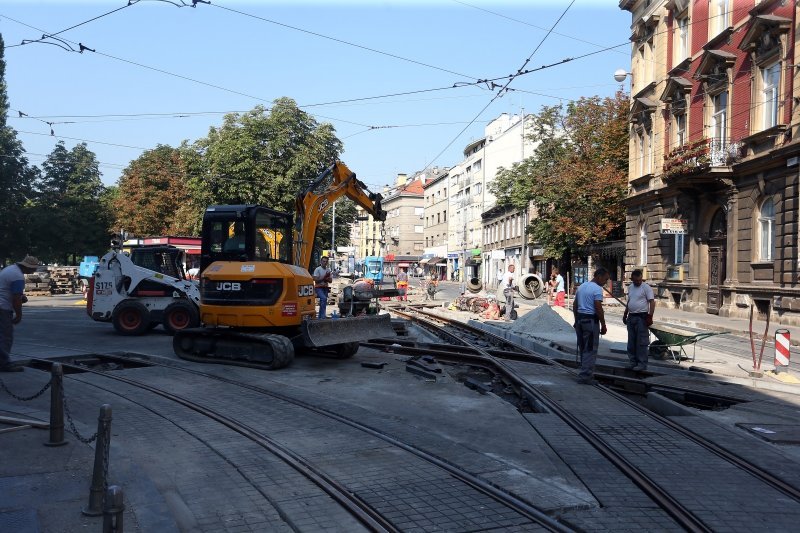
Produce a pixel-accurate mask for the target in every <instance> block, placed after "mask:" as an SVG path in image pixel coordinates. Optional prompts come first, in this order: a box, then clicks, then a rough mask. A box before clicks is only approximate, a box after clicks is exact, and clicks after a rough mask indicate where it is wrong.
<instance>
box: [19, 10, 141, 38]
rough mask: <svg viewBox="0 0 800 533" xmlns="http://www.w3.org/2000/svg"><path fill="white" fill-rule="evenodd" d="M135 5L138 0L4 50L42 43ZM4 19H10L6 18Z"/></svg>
mask: <svg viewBox="0 0 800 533" xmlns="http://www.w3.org/2000/svg"><path fill="white" fill-rule="evenodd" d="M137 3H139V0H129V1H128V3H127V4H125V5H124V6H120V7H118V8H116V9H112V10H111V11H107V12H105V13H103V14H102V15H97V16H96V17H92V18H90V19H88V20H84V21H83V22H79V23H78V24H73V25H72V26H70V27H69V28H64V29H63V30H61V31H57V32H55V33H43V34H42V36H41V37H40V38H39V39H35V40H32V41H27V42H26V41H23V42H21V43H20V44H12V45H9V46H6V48H14V47H15V46H23V45H26V44H31V43H33V42H43V40H44V39H47V38H53V37H55V36H56V35H60V34H62V33H64V32H67V31H69V30H73V29H75V28H77V27H78V26H83V25H84V24H88V23H90V22H94V21H95V20H98V19H101V18H103V17H106V16H108V15H111V14H113V13H116V12H117V11H122V10H123V9H125V8H128V7H131V6H133V5H136V4H137ZM6 18H9V19H10V17H6ZM15 22H17V21H15ZM19 24H22V23H21V22H20V23H19ZM23 25H24V26H27V24H23ZM28 27H29V28H33V26H28ZM33 29H38V28H33ZM38 31H42V30H38Z"/></svg>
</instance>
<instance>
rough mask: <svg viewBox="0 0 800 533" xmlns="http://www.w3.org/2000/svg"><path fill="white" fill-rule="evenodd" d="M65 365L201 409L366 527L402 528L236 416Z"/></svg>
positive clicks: (394, 530) (116, 377)
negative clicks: (275, 460)
mask: <svg viewBox="0 0 800 533" xmlns="http://www.w3.org/2000/svg"><path fill="white" fill-rule="evenodd" d="M31 360H32V361H40V362H42V363H46V364H52V363H53V361H50V360H49V359H41V358H31ZM61 365H62V366H64V367H66V368H74V369H76V370H79V371H80V372H89V373H92V374H96V375H99V376H104V377H106V378H109V379H112V380H116V381H120V382H122V383H127V384H128V385H131V386H134V387H138V388H140V389H143V390H146V391H148V392H151V393H153V394H156V395H158V396H161V397H163V398H166V399H168V400H171V401H173V402H175V403H177V404H180V405H182V406H184V407H186V408H188V409H191V410H192V411H195V412H197V413H200V414H202V415H204V416H206V417H208V418H210V419H212V420H214V421H216V422H219V423H220V424H222V425H224V426H226V427H227V428H229V429H231V430H233V431H235V432H236V433H239V434H240V435H242V436H243V437H245V438H247V439H249V440H251V441H252V442H254V443H256V444H258V445H259V446H261V447H263V448H264V449H266V450H268V451H269V452H270V453H272V454H274V455H275V456H276V457H278V458H280V459H281V460H282V461H284V462H285V463H286V464H288V465H289V466H291V467H292V468H294V469H295V470H297V471H298V472H299V473H300V474H302V475H303V476H305V477H306V478H307V479H309V480H311V481H312V482H313V483H314V484H316V485H317V486H318V487H320V488H321V489H322V490H323V491H325V492H326V493H327V494H328V495H329V496H330V497H331V498H333V499H334V500H335V501H337V502H338V503H339V504H340V505H342V506H343V507H344V508H345V509H347V510H348V511H349V512H350V513H351V514H352V515H353V516H354V517H355V518H356V519H357V520H358V521H359V522H361V523H362V524H363V525H364V526H365V527H366V528H368V529H370V530H371V531H376V532H387V533H388V532H392V533H399V531H400V530H399V529H397V528H396V527H395V526H394V525H393V524H392V523H391V522H390V521H389V520H387V519H386V518H385V517H383V516H381V514H380V513H378V511H376V510H375V509H373V508H372V507H371V506H370V505H369V504H368V503H366V502H365V501H363V500H362V499H361V498H359V497H358V496H357V495H355V494H353V493H352V492H350V491H349V490H348V489H347V487H345V486H343V485H341V484H340V483H339V482H338V481H336V480H335V479H333V478H331V477H330V476H328V475H327V474H325V473H324V472H322V471H321V470H319V469H318V468H316V467H314V466H313V465H312V464H310V463H309V462H308V461H306V460H305V459H303V458H302V457H301V456H299V455H297V454H296V453H294V452H292V451H291V450H289V449H287V448H286V447H285V446H282V445H281V444H279V443H277V442H275V441H274V440H273V439H271V438H270V437H268V436H266V435H264V434H263V433H261V432H259V431H257V430H255V429H253V428H251V427H250V426H248V425H246V424H244V423H242V422H239V421H237V420H235V419H234V418H231V417H229V416H225V415H223V414H220V413H219V412H217V411H215V410H213V409H210V408H208V407H204V406H202V405H200V404H198V403H196V402H193V401H192V400H188V399H186V398H183V397H181V396H178V395H176V394H173V393H171V392H167V391H165V390H163V389H159V388H157V387H153V386H151V385H148V384H146V383H142V382H139V381H136V380H133V379H129V378H125V377H122V376H119V375H114V374H110V373H108V372H101V371H98V370H92V369H88V368H86V367H84V366H81V365H76V364H70V363H64V362H61Z"/></svg>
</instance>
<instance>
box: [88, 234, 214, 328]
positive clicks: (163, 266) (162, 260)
mask: <svg viewBox="0 0 800 533" xmlns="http://www.w3.org/2000/svg"><path fill="white" fill-rule="evenodd" d="M181 253H183V252H182V251H181V250H179V249H178V248H175V247H174V246H156V247H148V246H145V247H141V248H136V249H134V250H133V252H132V254H131V257H128V256H127V255H125V254H124V253H122V252H119V251H111V252H108V253H107V254H106V255H104V256H103V257H102V258H101V259H100V264H99V266H98V267H97V270H96V271H95V274H94V276H93V277H92V278H91V279H90V287H89V294H88V296H87V301H86V311H87V312H88V314H89V316H90V317H92V319H94V320H97V321H99V322H111V323H112V324H113V325H114V329H115V330H116V331H117V332H118V333H120V334H122V335H141V334H143V333H145V332H147V331H148V330H150V329H153V328H154V327H156V326H158V325H159V324H163V326H164V329H165V330H166V331H167V332H168V333H170V334H172V333H175V332H176V331H178V330H181V329H185V328H193V327H197V326H198V325H199V324H200V315H199V311H198V305H199V302H200V289H199V287H198V285H197V284H196V283H195V282H192V281H190V280H188V279H186V276H185V275H184V273H183V267H182V265H181V263H180V261H179V260H178V259H179V256H180V254H181Z"/></svg>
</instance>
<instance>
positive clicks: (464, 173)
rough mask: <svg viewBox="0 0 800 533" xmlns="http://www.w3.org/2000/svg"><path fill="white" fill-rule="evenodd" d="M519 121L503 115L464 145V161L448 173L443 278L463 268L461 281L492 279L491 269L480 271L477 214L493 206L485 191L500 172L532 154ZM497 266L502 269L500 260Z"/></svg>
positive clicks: (481, 231)
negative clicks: (444, 273)
mask: <svg viewBox="0 0 800 533" xmlns="http://www.w3.org/2000/svg"><path fill="white" fill-rule="evenodd" d="M522 117H523V114H519V115H509V114H508V113H503V114H501V115H500V116H498V117H497V118H496V119H494V120H493V121H491V122H490V123H489V124H487V125H486V127H485V128H484V136H483V137H482V138H480V139H477V140H475V141H473V142H471V143H469V144H468V145H467V146H466V147H465V148H464V159H463V160H462V161H461V162H459V163H458V164H457V165H455V166H454V167H452V168H451V169H450V173H449V185H448V187H449V190H450V194H449V196H450V199H449V200H450V201H449V206H448V209H449V211H450V218H449V220H448V243H447V250H448V258H447V271H448V274H452V273H453V272H458V273H459V275H461V273H462V272H464V269H463V268H462V267H466V272H465V276H466V277H465V278H464V279H466V278H471V277H477V278H479V279H480V280H482V282H483V283H484V284H486V283H487V282H489V281H490V280H492V279H493V278H494V277H496V276H495V275H494V274H495V273H494V272H493V270H492V268H490V267H484V266H483V265H486V264H488V262H489V261H491V254H485V253H484V250H483V249H482V245H483V243H484V242H485V241H484V240H483V236H484V233H485V232H484V219H483V216H482V215H483V213H484V212H485V211H488V210H490V209H492V208H493V207H494V206H495V204H496V203H497V201H496V198H495V197H494V195H493V194H492V193H491V191H489V189H488V186H489V184H490V183H492V181H494V179H495V177H496V175H497V173H498V172H499V170H500V169H501V168H503V167H505V168H508V167H511V165H513V164H514V163H516V162H520V161H522V160H523V159H524V158H525V157H526V156H528V155H531V154H532V153H533V144H532V143H531V142H530V140H528V139H526V138H525V135H524V125H525V122H524V119H523V118H522ZM508 244H510V243H508ZM520 249H521V247H520ZM504 250H505V248H504ZM503 253H504V254H505V251H504V252H503ZM512 253H513V254H514V256H515V257H516V255H517V254H516V253H515V252H512ZM502 262H503V264H505V259H504V260H503V261H502ZM518 266H520V267H523V268H524V267H526V266H527V261H526V260H524V259H520V262H519V265H518ZM503 268H504V267H503Z"/></svg>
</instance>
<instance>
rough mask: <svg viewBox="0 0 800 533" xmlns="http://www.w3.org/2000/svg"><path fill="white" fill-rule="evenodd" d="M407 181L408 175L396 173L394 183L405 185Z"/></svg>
mask: <svg viewBox="0 0 800 533" xmlns="http://www.w3.org/2000/svg"><path fill="white" fill-rule="evenodd" d="M407 181H408V176H406V175H405V174H398V175H397V183H396V184H397V185H398V186H400V185H405V184H406V182H407Z"/></svg>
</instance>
